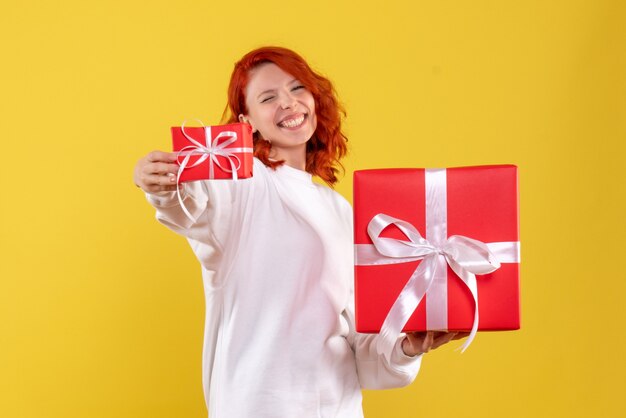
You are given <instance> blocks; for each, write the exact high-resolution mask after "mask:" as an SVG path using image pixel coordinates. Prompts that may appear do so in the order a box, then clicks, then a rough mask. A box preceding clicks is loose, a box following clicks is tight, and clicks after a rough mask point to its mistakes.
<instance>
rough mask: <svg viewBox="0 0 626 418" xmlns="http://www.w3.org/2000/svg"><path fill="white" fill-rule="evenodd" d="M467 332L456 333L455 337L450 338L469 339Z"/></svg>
mask: <svg viewBox="0 0 626 418" xmlns="http://www.w3.org/2000/svg"><path fill="white" fill-rule="evenodd" d="M469 335H470V333H469V332H457V333H456V335H455V336H454V337H453V338H452V339H453V340H460V339H461V338H465V337H469Z"/></svg>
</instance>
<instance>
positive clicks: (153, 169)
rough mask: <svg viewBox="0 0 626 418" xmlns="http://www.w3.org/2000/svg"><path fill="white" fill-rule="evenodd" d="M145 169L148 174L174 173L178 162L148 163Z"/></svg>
mask: <svg viewBox="0 0 626 418" xmlns="http://www.w3.org/2000/svg"><path fill="white" fill-rule="evenodd" d="M145 170H146V172H147V173H150V174H176V173H178V164H172V163H150V164H147V165H146V169H145Z"/></svg>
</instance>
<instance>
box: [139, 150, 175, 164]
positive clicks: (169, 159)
mask: <svg viewBox="0 0 626 418" xmlns="http://www.w3.org/2000/svg"><path fill="white" fill-rule="evenodd" d="M146 158H147V159H148V161H150V162H151V163H156V162H164V163H173V162H174V161H176V153H175V152H163V151H158V150H154V151H152V152H150V153H149V154H148V155H147V156H146Z"/></svg>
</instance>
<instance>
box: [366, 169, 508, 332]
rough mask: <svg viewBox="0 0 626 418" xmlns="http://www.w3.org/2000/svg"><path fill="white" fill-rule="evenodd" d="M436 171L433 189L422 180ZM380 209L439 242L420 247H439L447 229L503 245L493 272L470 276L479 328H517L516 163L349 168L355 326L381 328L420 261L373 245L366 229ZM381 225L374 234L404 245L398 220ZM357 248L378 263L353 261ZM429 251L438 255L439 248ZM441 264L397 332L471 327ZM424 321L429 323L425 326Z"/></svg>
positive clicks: (454, 280)
mask: <svg viewBox="0 0 626 418" xmlns="http://www.w3.org/2000/svg"><path fill="white" fill-rule="evenodd" d="M433 173H434V174H433ZM435 174H436V176H438V178H439V180H438V181H439V185H438V186H437V187H439V189H438V190H439V191H435V192H433V188H432V187H433V186H432V184H433V183H432V181H433V180H428V179H432V178H433V176H434V175H435ZM429 181H430V183H428V182H429ZM437 193H439V198H437V199H439V200H438V201H435V200H437V199H435V198H434V197H433V194H435V195H436V194H437ZM427 211H428V213H429V215H428V216H431V217H432V213H434V212H437V213H438V216H439V217H440V218H441V219H443V221H442V224H441V225H443V227H442V228H443V230H442V228H439V230H437V229H436V228H433V226H432V225H433V223H434V222H433V221H432V218H428V220H427ZM381 213H382V214H386V215H389V216H391V217H393V218H396V220H398V219H399V220H402V221H405V222H407V223H408V224H412V225H413V227H415V229H417V231H419V234H421V236H422V237H423V238H424V239H425V240H426V241H429V239H430V240H431V241H432V240H433V238H434V239H435V241H436V240H437V237H436V236H435V235H439V241H440V243H439V244H437V243H436V242H435V243H431V242H427V243H426V244H424V242H422V246H424V247H428V246H429V245H431V244H433V246H435V247H436V246H437V245H443V244H442V243H441V234H443V239H444V240H445V239H446V238H448V237H451V236H453V235H462V236H465V237H469V238H471V239H473V240H478V241H481V242H482V243H485V244H487V246H488V247H489V249H490V250H493V251H495V252H497V251H498V248H503V247H506V249H505V251H504V253H505V254H506V255H499V256H498V257H500V260H499V261H500V262H501V264H500V267H499V268H498V269H497V270H495V271H493V272H492V273H489V274H483V275H477V276H475V281H474V283H475V286H477V289H476V291H477V301H478V311H479V322H478V329H479V330H514V329H519V327H520V303H519V221H518V190H517V167H515V166H512V165H494V166H479V167H460V168H449V169H438V170H430V169H381V170H362V171H356V172H355V173H354V239H355V244H356V245H355V250H356V251H355V255H356V259H355V304H356V306H355V309H356V329H357V331H358V332H364V333H376V332H380V331H381V326H382V325H383V322H384V321H385V318H386V317H387V315H388V313H389V311H390V309H391V308H392V305H394V302H395V301H396V299H398V297H399V296H400V293H401V292H402V290H403V288H404V287H405V285H406V284H407V281H408V280H409V278H410V277H411V276H412V274H413V273H414V271H416V268H417V267H418V266H419V264H420V263H423V262H424V260H423V259H422V260H415V259H413V261H408V262H407V261H405V260H392V261H389V260H391V259H389V258H388V257H386V256H384V255H380V253H379V252H377V250H376V249H374V247H373V246H372V245H371V244H372V243H373V241H372V238H371V237H370V235H368V224H369V223H370V221H371V220H372V218H374V217H375V216H376V215H377V214H381ZM441 219H440V221H441ZM429 222H430V225H429V226H428V228H429V231H427V223H429ZM386 225H387V224H383V226H384V230H383V232H382V233H380V234H379V235H378V236H380V237H383V238H395V239H397V240H401V241H404V243H400V246H401V247H402V246H403V245H404V246H406V245H405V244H406V243H407V241H409V240H408V238H407V236H406V234H405V233H403V232H402V231H401V229H402V226H400V227H399V226H398V223H395V224H390V225H389V226H386ZM403 225H405V226H406V225H407V224H403ZM441 225H440V226H441ZM446 229H447V231H446ZM405 230H406V228H405ZM429 234H430V235H431V236H430V237H429ZM394 241H395V240H394ZM415 241H418V239H417V238H416V239H415ZM395 244H396V245H397V244H398V243H397V242H396V243H395ZM472 245H473V244H472ZM359 247H362V248H361V249H367V250H368V251H369V252H372V251H373V252H374V253H375V256H376V257H380V260H382V261H381V262H372V261H363V259H361V260H359ZM365 247H368V248H365ZM401 250H402V249H401ZM433 251H434V252H435V253H437V252H438V251H439V250H437V249H435V250H433ZM440 254H441V253H440ZM440 258H441V259H443V257H440ZM380 260H379V261H380ZM388 262H389V263H388ZM444 263H445V261H444ZM444 265H445V269H447V276H446V274H443V284H442V286H440V289H439V290H438V292H439V294H438V295H431V293H430V291H429V292H426V294H425V296H424V298H423V299H421V302H420V303H419V305H418V306H417V309H415V311H413V312H412V314H411V313H407V314H406V315H407V316H408V315H410V317H409V319H408V322H406V325H404V327H403V328H402V330H403V331H406V332H408V331H424V330H428V329H430V330H434V329H441V330H446V329H447V330H449V331H469V330H471V329H472V326H473V323H474V313H475V302H474V298H473V296H472V292H471V291H470V290H469V287H468V285H466V284H465V283H464V282H463V281H462V280H461V279H460V278H459V276H457V274H456V273H455V272H454V271H453V270H452V269H451V268H450V266H449V265H447V264H444ZM441 271H444V269H442V270H441ZM440 276H441V275H440ZM440 282H441V281H440ZM434 288H435V286H433V287H432V288H431V289H430V290H431V291H432V290H433V289H434ZM442 289H443V290H442ZM442 291H443V292H444V293H443V296H442V294H441V292H442ZM429 297H430V299H431V300H429ZM442 298H443V299H442ZM429 303H431V306H430V307H429V306H428V305H429ZM446 305H447V306H446ZM431 312H434V313H435V314H437V315H439V317H438V318H432V319H433V321H431V320H430V319H431V318H427V315H430V313H431ZM435 314H433V316H434V315H435ZM391 316H392V315H390V317H391ZM431 322H434V324H435V325H432V326H429V325H428V324H430V323H431ZM433 327H434V328H433ZM398 329H399V328H398Z"/></svg>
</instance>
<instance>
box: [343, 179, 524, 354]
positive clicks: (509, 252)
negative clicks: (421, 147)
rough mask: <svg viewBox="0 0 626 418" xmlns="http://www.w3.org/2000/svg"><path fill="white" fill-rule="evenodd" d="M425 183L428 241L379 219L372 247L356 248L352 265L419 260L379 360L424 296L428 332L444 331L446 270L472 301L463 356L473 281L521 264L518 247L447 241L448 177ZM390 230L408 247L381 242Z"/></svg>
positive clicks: (388, 322)
mask: <svg viewBox="0 0 626 418" xmlns="http://www.w3.org/2000/svg"><path fill="white" fill-rule="evenodd" d="M425 178H426V237H427V239H425V238H423V237H422V236H421V235H420V233H419V231H418V230H417V229H416V228H415V227H414V226H413V225H411V224H410V223H408V222H406V221H403V220H400V219H396V218H393V217H391V216H388V215H385V214H382V213H380V214H378V215H376V216H374V217H373V218H372V220H371V221H370V223H369V224H368V227H367V232H368V234H369V236H370V238H371V239H372V242H373V245H372V244H356V245H355V264H356V265H362V266H363V265H383V264H396V263H408V262H411V261H417V260H422V262H421V263H420V264H419V265H418V267H417V268H416V269H415V271H414V272H413V274H412V275H411V277H410V278H409V280H408V282H407V283H406V285H405V286H404V288H403V289H402V292H401V293H400V296H398V298H397V299H396V301H395V302H394V304H393V306H392V307H391V309H390V311H389V313H388V314H387V317H386V318H385V321H384V322H383V325H382V327H381V330H380V336H379V338H378V343H377V347H376V348H377V351H378V353H379V354H383V355H385V356H386V357H387V358H389V357H390V355H391V352H392V351H393V347H394V345H395V342H396V339H397V337H398V336H399V335H400V334H401V332H402V329H403V328H404V326H405V325H406V323H407V321H408V320H409V318H410V317H411V315H412V314H413V312H414V311H415V309H416V308H417V306H418V305H419V304H420V302H421V301H422V299H423V298H424V296H425V295H426V294H428V304H427V305H426V308H427V310H426V328H427V329H428V330H442V331H446V330H447V327H448V318H447V316H448V312H447V310H448V309H447V268H446V264H447V265H449V266H450V268H451V269H452V271H454V273H455V274H456V275H457V276H459V278H460V279H461V280H462V281H463V283H465V285H466V286H467V288H468V289H469V290H470V292H471V294H472V297H473V299H474V307H475V314H474V323H473V325H472V330H471V332H470V335H469V337H468V338H467V341H466V342H465V343H464V344H463V346H462V347H461V350H462V351H465V349H466V348H467V347H468V346H469V345H470V344H471V343H472V341H473V339H474V337H475V335H476V332H477V331H478V323H479V316H478V290H477V285H476V275H477V274H488V273H491V272H493V271H495V270H497V269H498V268H500V263H505V262H509V263H515V262H519V259H520V257H519V242H496V243H489V244H485V243H483V242H480V241H477V240H475V239H472V238H468V237H465V236H462V235H453V236H451V237H448V236H447V202H446V193H447V192H446V171H445V169H427V170H426V173H425ZM390 225H395V226H396V227H398V229H400V231H402V232H403V233H404V235H405V236H406V237H407V238H408V241H404V240H398V239H395V238H385V237H381V236H380V234H381V233H382V232H383V230H385V228H387V227H388V226H390ZM431 305H432V306H431Z"/></svg>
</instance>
